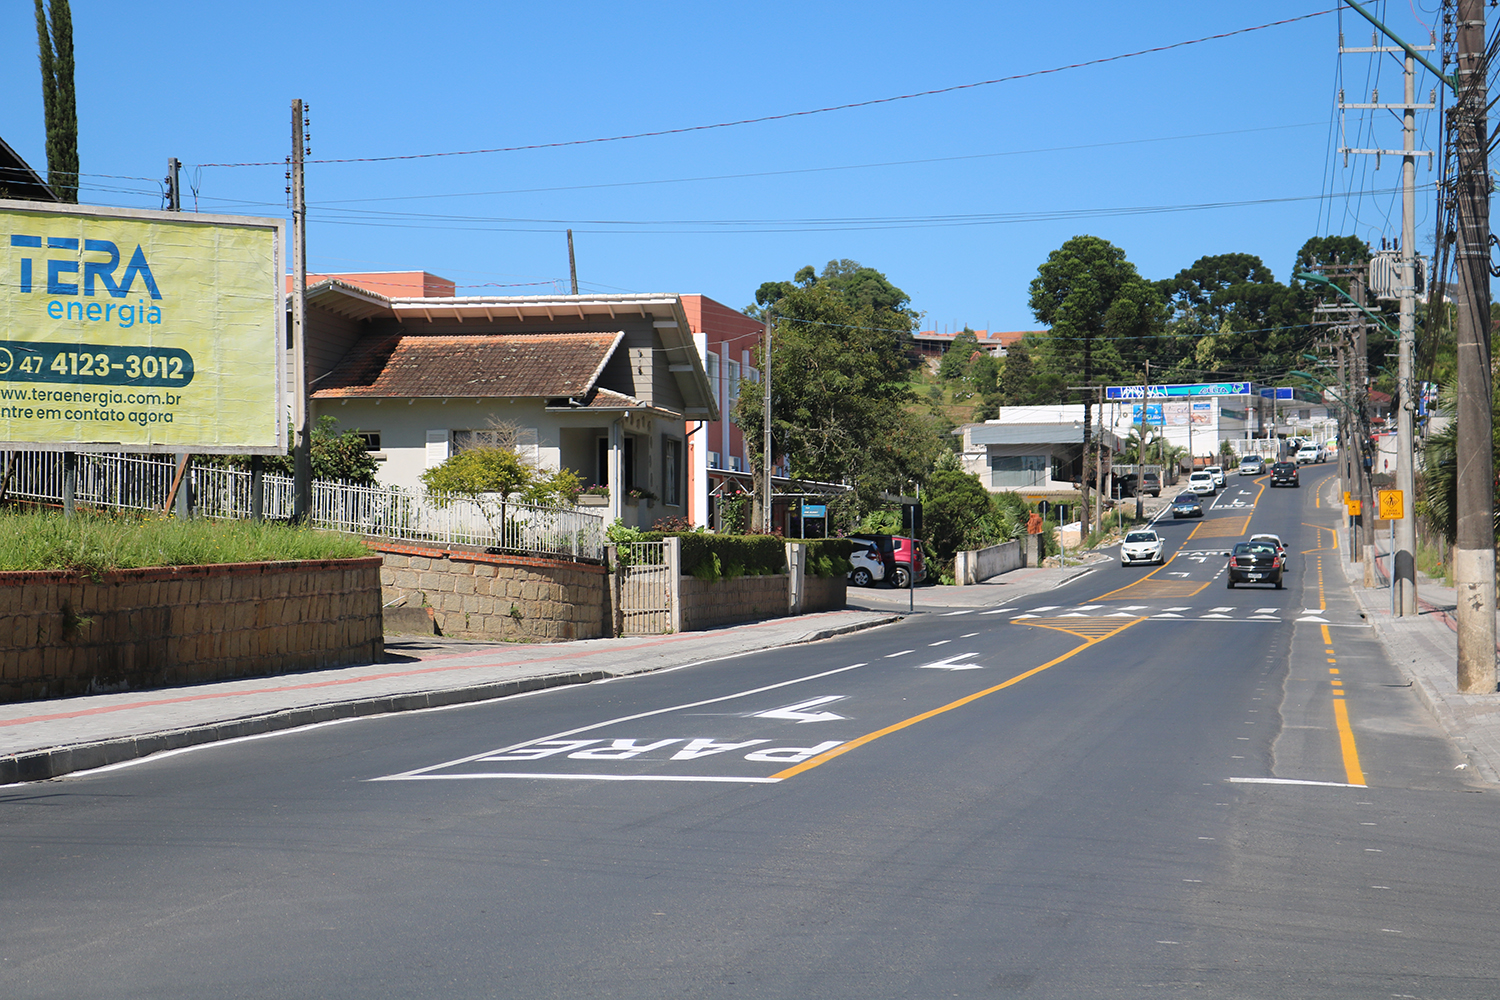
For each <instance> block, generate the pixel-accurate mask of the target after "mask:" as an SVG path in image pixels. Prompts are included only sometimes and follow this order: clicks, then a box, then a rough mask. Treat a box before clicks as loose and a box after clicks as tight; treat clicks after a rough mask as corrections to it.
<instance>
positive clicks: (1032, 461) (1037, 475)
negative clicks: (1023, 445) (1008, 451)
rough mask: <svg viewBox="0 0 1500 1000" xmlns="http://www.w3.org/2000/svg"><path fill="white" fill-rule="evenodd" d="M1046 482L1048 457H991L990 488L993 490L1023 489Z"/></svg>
mask: <svg viewBox="0 0 1500 1000" xmlns="http://www.w3.org/2000/svg"><path fill="white" fill-rule="evenodd" d="M1046 481H1047V456H1046V455H991V456H990V487H991V488H993V489H1000V490H1013V489H1022V488H1025V487H1027V486H1036V485H1039V484H1041V483H1044V482H1046Z"/></svg>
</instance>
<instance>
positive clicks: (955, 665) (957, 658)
mask: <svg viewBox="0 0 1500 1000" xmlns="http://www.w3.org/2000/svg"><path fill="white" fill-rule="evenodd" d="M978 655H979V654H978V653H955V654H954V655H952V656H950V657H948V658H947V659H946V660H938V661H937V662H936V663H924V664H922V665H921V666H920V667H918V669H919V670H983V669H984V667H983V665H981V664H978V663H964V662H963V661H964V660H967V659H969V658H971V657H974V656H978Z"/></svg>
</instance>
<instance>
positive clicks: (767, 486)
mask: <svg viewBox="0 0 1500 1000" xmlns="http://www.w3.org/2000/svg"><path fill="white" fill-rule="evenodd" d="M775 327H776V316H775V314H774V313H767V314H766V361H765V371H763V372H761V373H760V377H761V381H762V382H763V383H765V388H766V398H765V404H764V406H765V411H766V412H765V419H764V421H763V422H764V425H765V426H764V428H763V430H764V432H765V446H764V448H763V449H762V451H761V459H760V467H761V474H762V475H763V476H764V482H763V483H762V484H761V488H762V490H763V494H764V497H765V499H764V500H762V501H761V502H762V504H763V505H764V507H765V510H764V512H763V518H764V520H763V522H762V524H761V529H762V530H763V531H765V533H766V534H768V535H769V534H770V533H771V332H772V330H774V329H775Z"/></svg>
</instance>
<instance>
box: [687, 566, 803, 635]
mask: <svg viewBox="0 0 1500 1000" xmlns="http://www.w3.org/2000/svg"><path fill="white" fill-rule="evenodd" d="M678 580H679V581H680V582H679V585H678V591H677V593H678V599H679V600H680V601H681V607H682V630H683V631H684V632H695V631H697V630H698V629H705V628H713V627H715V626H717V625H732V624H734V623H736V622H748V621H758V620H760V619H762V618H785V617H786V616H787V614H788V613H789V612H790V608H789V606H788V603H787V587H788V585H789V579H788V576H787V574H785V573H776V574H773V575H770V576H740V577H736V578H734V579H733V580H715V581H713V582H712V583H709V582H707V581H705V580H700V579H698V578H697V577H696V576H683V577H678Z"/></svg>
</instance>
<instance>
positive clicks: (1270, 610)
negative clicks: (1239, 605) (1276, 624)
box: [1255, 608, 1281, 615]
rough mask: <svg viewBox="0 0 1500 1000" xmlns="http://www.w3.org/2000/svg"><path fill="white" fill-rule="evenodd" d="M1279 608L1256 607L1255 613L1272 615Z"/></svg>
mask: <svg viewBox="0 0 1500 1000" xmlns="http://www.w3.org/2000/svg"><path fill="white" fill-rule="evenodd" d="M1280 610H1281V609H1280V608H1256V609H1255V613H1256V614H1258V615H1274V614H1275V613H1276V612H1278V611H1280Z"/></svg>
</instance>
